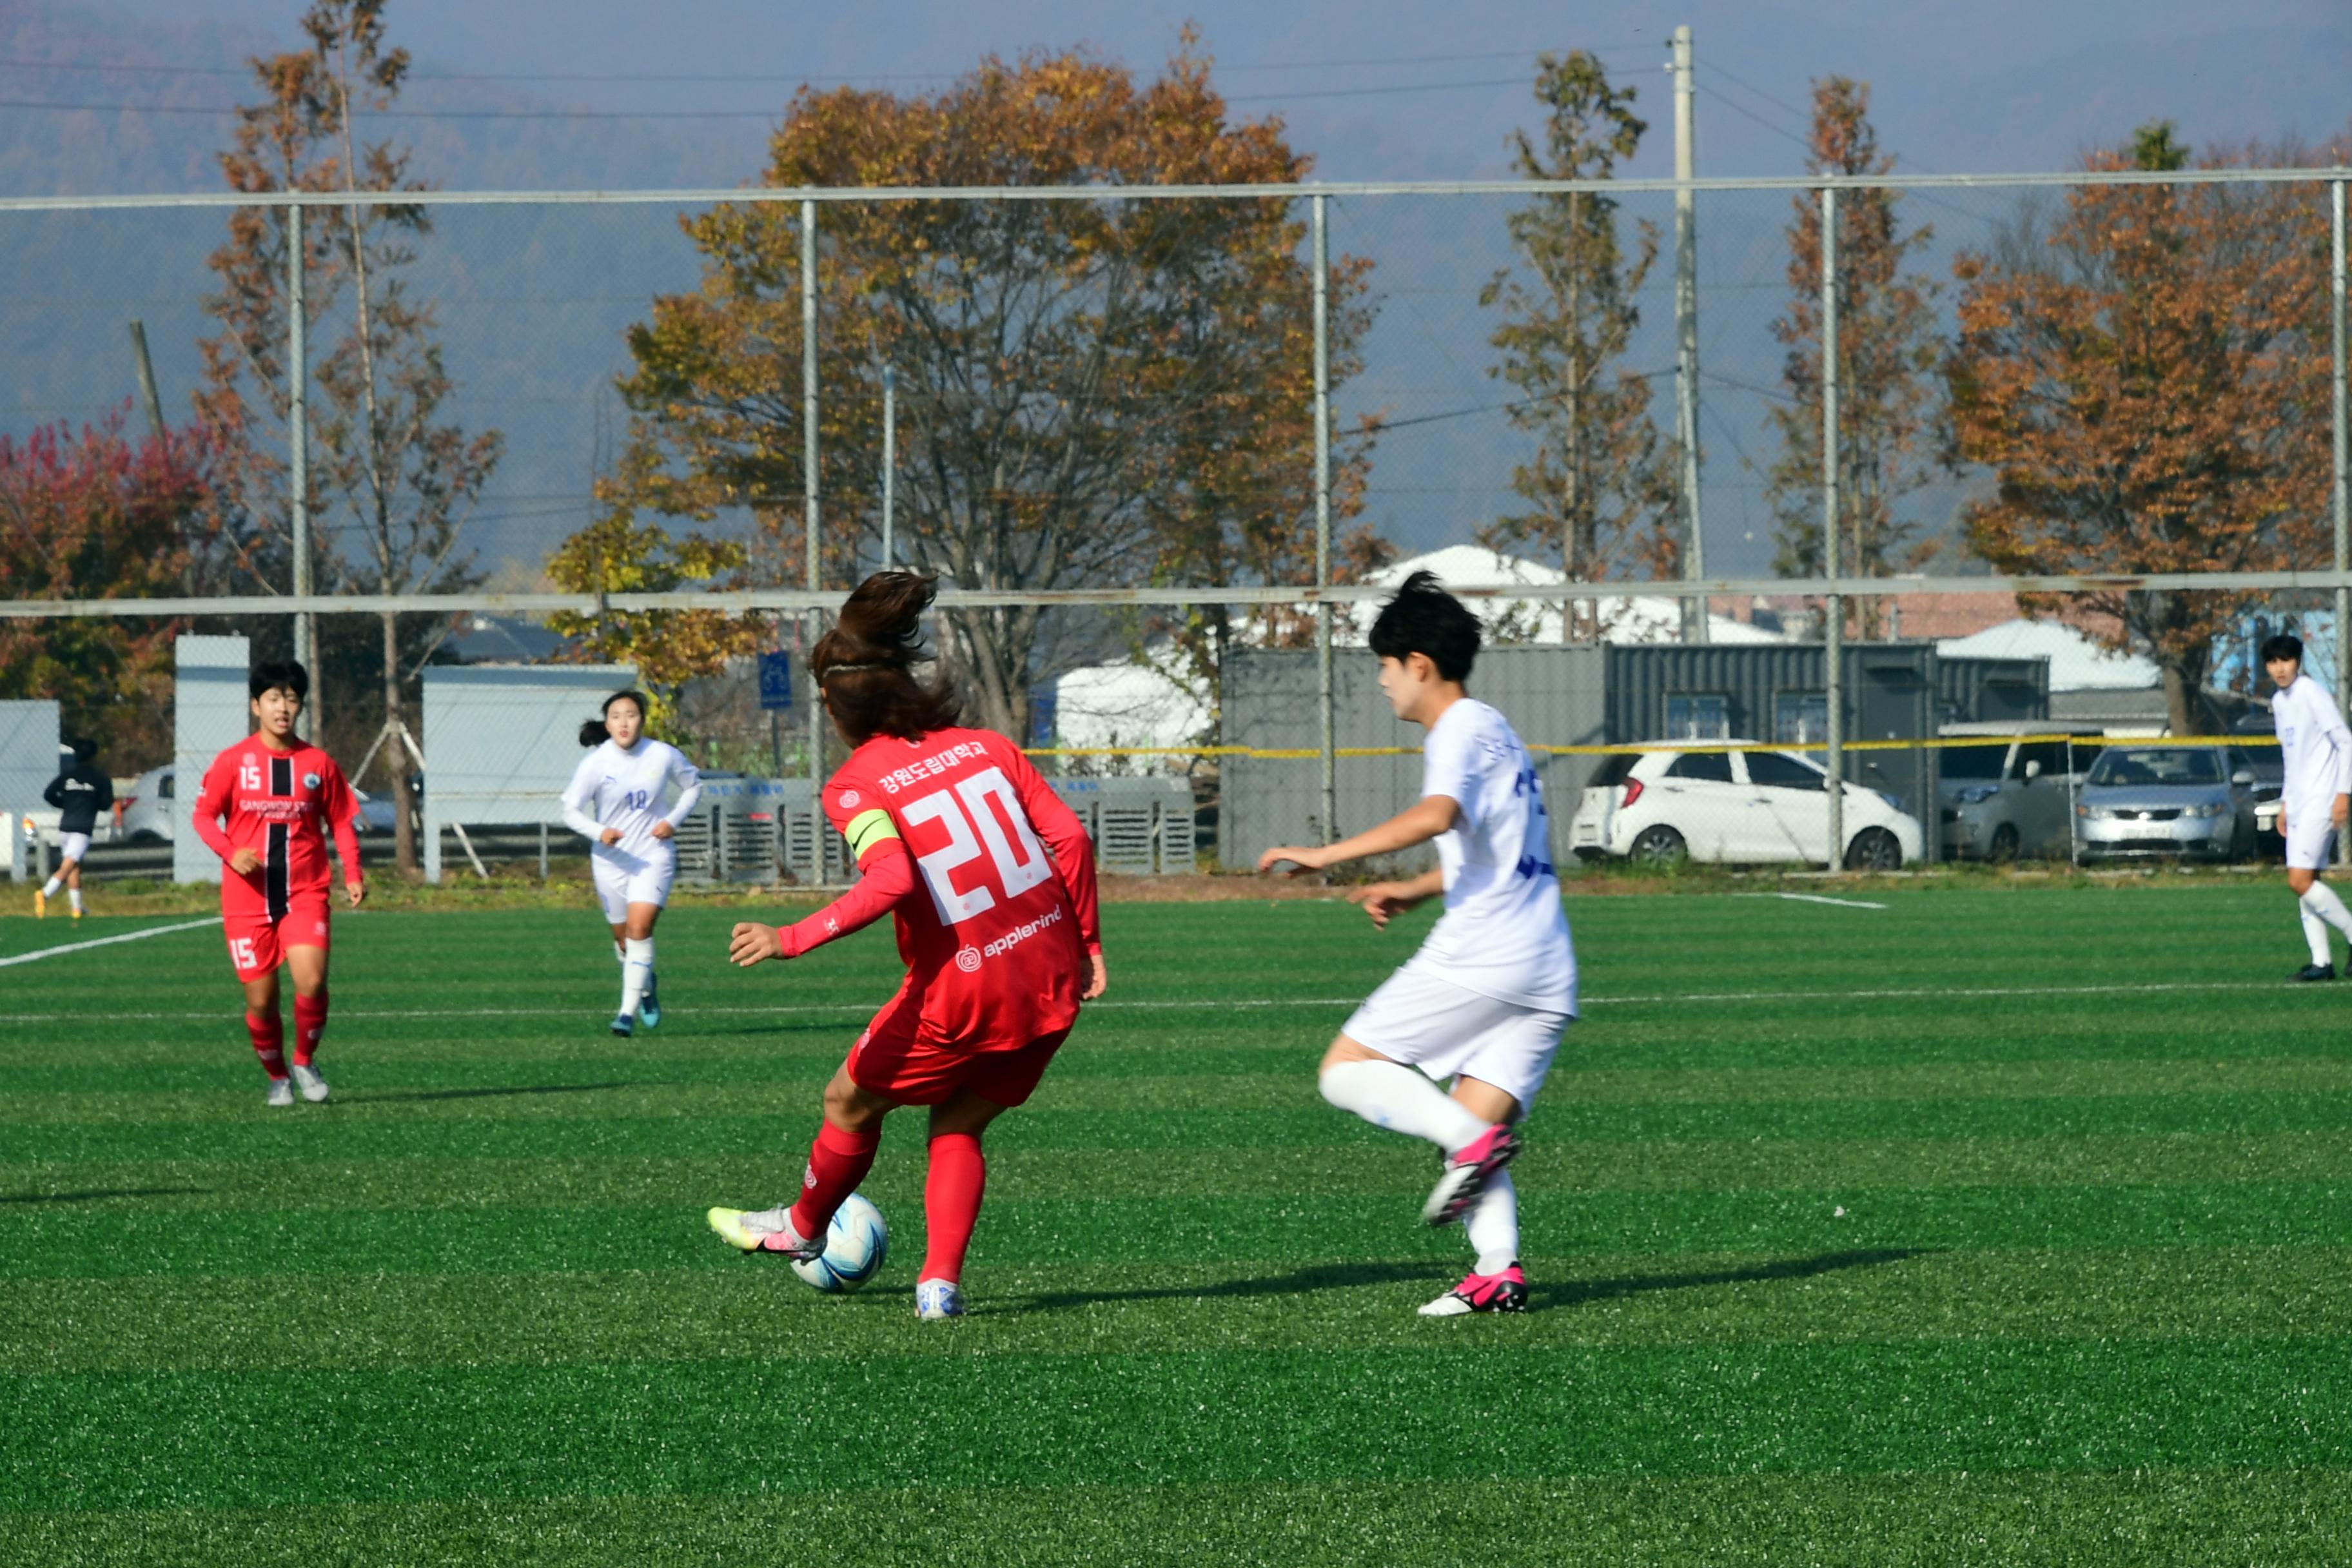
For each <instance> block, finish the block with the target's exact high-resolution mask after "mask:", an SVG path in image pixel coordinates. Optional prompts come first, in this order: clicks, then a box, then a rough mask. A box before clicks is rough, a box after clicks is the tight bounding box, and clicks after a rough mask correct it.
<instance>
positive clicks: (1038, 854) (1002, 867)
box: [898, 768, 1054, 926]
mask: <svg viewBox="0 0 2352 1568" xmlns="http://www.w3.org/2000/svg"><path fill="white" fill-rule="evenodd" d="M959 802H961V804H959ZM999 807H1001V808H1002V809H1001V811H1000V810H999V809H997V808H999ZM898 816H899V817H900V818H901V819H902V820H904V821H905V822H907V823H908V824H909V825H910V826H911V825H912V824H915V823H918V822H936V823H938V824H939V825H940V827H942V828H944V829H945V830H946V832H947V836H948V841H947V843H946V844H944V845H942V846H941V847H939V848H937V849H934V850H932V851H931V852H930V853H929V854H928V855H919V856H917V857H916V858H915V864H917V865H918V866H920V867H921V868H923V881H924V883H925V884H926V885H927V886H929V889H930V890H931V902H932V903H933V904H935V905H937V906H938V907H939V911H940V924H941V925H950V926H952V925H960V924H961V923H962V922H963V921H968V920H970V919H971V918H972V917H973V916H974V915H977V914H979V913H981V912H982V911H983V910H992V909H994V908H995V907H996V899H997V894H996V891H995V889H991V888H990V887H989V885H988V883H987V882H986V880H984V879H983V880H981V881H978V882H976V883H974V884H973V886H972V887H971V889H970V890H969V891H966V892H961V893H959V892H957V891H956V889H955V871H956V869H957V868H959V867H961V866H966V865H969V864H970V863H971V862H972V861H974V860H977V859H979V858H981V856H982V853H983V846H984V847H985V850H984V852H985V853H986V855H987V856H988V858H989V859H990V861H991V862H992V863H993V864H994V866H995V867H996V877H997V881H998V883H999V885H1000V886H1001V887H1002V889H1003V895H1004V897H1005V899H1006V900H1013V899H1017V898H1019V897H1020V896H1021V895H1022V894H1024V893H1025V892H1027V891H1028V890H1029V889H1032V888H1034V887H1035V886H1036V885H1037V884H1038V883H1040V882H1042V881H1044V880H1045V879H1046V878H1048V877H1050V876H1052V875H1053V874H1054V862H1053V860H1052V859H1051V858H1049V857H1048V856H1047V855H1046V853H1045V846H1044V845H1042V844H1040V843H1038V842H1037V833H1036V830H1035V829H1034V828H1033V827H1031V826H1029V814H1028V813H1027V812H1025V811H1024V810H1022V809H1021V797H1020V796H1019V795H1015V794H1014V793H1013V784H1012V781H1010V780H1009V779H1007V778H1006V777H1005V776H1004V770H1003V769H1002V768H988V769H985V770H983V771H982V772H980V773H974V774H973V775H972V776H971V777H970V778H968V779H962V780H960V781H959V782H958V783H957V784H955V786H954V787H953V788H951V789H943V790H940V791H937V792H935V793H933V794H931V795H924V796H922V797H921V798H919V799H918V800H914V801H911V802H909V803H908V804H907V805H904V806H902V807H900V808H899V811H898ZM975 827H977V829H978V832H977V833H976V834H975V832H974V831H973V830H974V828H975ZM1008 829H1010V830H1011V837H1007V836H1006V834H1007V830H1008Z"/></svg>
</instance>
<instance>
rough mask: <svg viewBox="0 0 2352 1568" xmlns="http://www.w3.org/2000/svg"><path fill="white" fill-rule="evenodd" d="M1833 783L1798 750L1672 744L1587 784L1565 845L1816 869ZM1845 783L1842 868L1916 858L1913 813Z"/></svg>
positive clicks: (1615, 764)
mask: <svg viewBox="0 0 2352 1568" xmlns="http://www.w3.org/2000/svg"><path fill="white" fill-rule="evenodd" d="M1713 743H1714V744H1717V745H1725V746H1738V745H1744V744H1752V742H1740V741H1723V742H1713ZM1828 783H1829V773H1828V771H1827V770H1826V769H1824V768H1823V767H1822V764H1821V763H1817V762H1815V761H1813V760H1812V759H1811V757H1808V756H1806V755H1804V754H1803V753H1801V752H1781V751H1750V752H1724V751H1699V750H1694V749H1690V748H1689V747H1686V746H1676V745H1674V744H1672V743H1671V742H1667V743H1662V744H1660V745H1659V746H1658V747H1657V748H1656V749H1655V750H1652V751H1644V752H1619V753H1616V754H1615V755H1612V756H1611V757H1610V758H1609V759H1608V761H1607V763H1606V764H1605V765H1604V766H1603V767H1602V769H1601V773H1600V775H1599V776H1598V777H1597V778H1596V779H1595V780H1594V781H1593V782H1592V783H1591V784H1588V785H1586V786H1585V791H1584V798H1583V800H1582V801H1581V802H1580V803H1579V805H1577V808H1576V817H1575V820H1574V821H1573V822H1571V823H1570V826H1569V843H1570V847H1572V848H1573V849H1574V850H1575V851H1576V853H1577V854H1578V855H1580V856H1582V857H1584V858H1588V859H1599V858H1604V857H1612V856H1613V857H1621V858H1631V859H1635V860H1676V859H1681V858H1684V857H1685V856H1687V857H1688V858H1691V859H1693V860H1712V861H1722V862H1728V863H1735V864H1769V863H1773V862H1781V863H1802V864H1811V865H1815V866H1818V865H1821V864H1822V863H1823V862H1825V861H1826V860H1827V859H1828V858H1829V853H1828V851H1829V837H1830V834H1829V826H1830V825H1829V801H1828V799H1827V798H1826V795H1825V793H1824V792H1825V791H1826V789H1827V787H1828ZM1843 788H1844V791H1845V800H1844V826H1845V840H1846V841H1845V846H1844V853H1843V856H1842V857H1841V861H1842V863H1843V865H1844V866H1846V867H1847V868H1849V869H1853V870H1869V871H1892V870H1894V869H1895V868H1897V867H1900V866H1902V865H1904V864H1906V862H1909V861H1914V860H1916V859H1918V858H1919V856H1920V853H1921V846H1922V844H1923V843H1924V842H1925V839H1924V837H1923V836H1922V835H1921V833H1920V829H1919V819H1918V818H1917V817H1916V816H1912V815H1911V814H1910V813H1909V812H1906V811H1905V810H1904V809H1903V807H1902V805H1900V803H1898V802H1897V801H1896V800H1895V797H1894V796H1893V795H1885V794H1882V793H1880V792H1879V791H1877V790H1874V789H1866V788H1864V787H1863V786H1862V785H1860V784H1851V783H1849V784H1845V785H1844V786H1843Z"/></svg>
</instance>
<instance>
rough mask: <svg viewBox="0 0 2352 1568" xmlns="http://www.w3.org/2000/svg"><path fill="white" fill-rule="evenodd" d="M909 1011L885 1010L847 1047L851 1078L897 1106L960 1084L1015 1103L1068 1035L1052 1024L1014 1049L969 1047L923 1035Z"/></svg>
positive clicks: (940, 1095) (931, 1098)
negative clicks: (1050, 1029) (1049, 1030)
mask: <svg viewBox="0 0 2352 1568" xmlns="http://www.w3.org/2000/svg"><path fill="white" fill-rule="evenodd" d="M913 1012H914V1009H912V1008H906V1009H895V1008H894V1009H891V1010H889V1011H886V1012H885V1013H883V1014H882V1016H879V1017H877V1018H876V1019H875V1020H874V1022H873V1023H872V1024H871V1025H869V1026H867V1027H866V1032H865V1033H864V1034H862V1035H860V1036H858V1037H857V1043H856V1045H854V1046H852V1047H849V1081H850V1082H852V1083H854V1084H856V1086H857V1087H858V1088H860V1089H864V1090H866V1092H867V1093H868V1094H878V1095H881V1096H882V1097H883V1098H884V1099H886V1100H897V1101H898V1103H899V1104H901V1105H937V1104H939V1103H940V1101H941V1100H946V1099H947V1098H949V1097H950V1095H953V1094H954V1093H955V1092H956V1091H957V1090H958V1089H970V1090H971V1091H972V1093H974V1094H976V1095H978V1096H980V1098H981V1099H982V1100H990V1101H992V1102H993V1103H995V1104H997V1105H1004V1106H1013V1105H1019V1104H1021V1103H1022V1102H1023V1101H1024V1100H1027V1099H1028V1098H1029V1097H1030V1095H1032V1094H1033V1093H1034V1092H1035V1091H1036V1089H1037V1080H1038V1079H1042V1078H1044V1077H1045V1064H1046V1063H1048V1062H1050V1061H1052V1060H1053V1059H1054V1053H1055V1051H1057V1050H1060V1049H1061V1048H1062V1042H1063V1041H1064V1040H1066V1039H1068V1038H1069V1037H1070V1031H1069V1030H1067V1029H1056V1030H1055V1031H1054V1032H1053V1033H1052V1034H1050V1035H1041V1036H1039V1037H1037V1038H1036V1039H1034V1040H1032V1041H1030V1042H1029V1043H1028V1044H1027V1045H1025V1046H1022V1047H1017V1048H1015V1049H1013V1050H997V1051H974V1050H969V1049H965V1048H963V1047H955V1046H950V1045H948V1044H946V1043H945V1042H943V1041H940V1040H939V1039H937V1038H935V1037H931V1036H929V1035H928V1034H926V1033H925V1032H924V1031H923V1029H922V1027H921V1026H920V1023H919V1020H917V1019H916V1018H914V1017H913V1016H910V1015H912V1013H913ZM902 1019H903V1020H904V1021H903V1022H901V1020H902Z"/></svg>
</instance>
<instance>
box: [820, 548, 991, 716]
mask: <svg viewBox="0 0 2352 1568" xmlns="http://www.w3.org/2000/svg"><path fill="white" fill-rule="evenodd" d="M938 592H939V587H938V584H935V583H934V582H933V581H932V580H931V579H930V578H929V577H924V576H919V575H918V574H915V573H912V572H877V573H876V574H874V575H872V576H871V577H868V578H867V579H866V581H865V582H863V583H860V584H858V585H857V591H856V593H853V594H852V595H849V601H848V603H846V604H845V605H842V606H841V619H840V620H839V621H837V622H836V623H835V626H834V628H833V629H832V630H831V631H829V632H827V633H825V634H824V636H823V637H819V638H818V639H817V644H816V651H815V652H814V654H812V655H811V656H810V658H809V670H810V673H811V674H813V675H814V676H815V678H816V684H817V689H818V690H819V691H821V692H823V693H824V707H825V711H826V712H828V713H830V714H832V715H833V721H834V722H835V724H837V725H839V726H840V728H841V732H842V733H843V734H844V735H845V736H847V737H848V739H849V741H850V743H851V744H852V745H863V744H865V743H866V742H867V741H870V740H872V739H873V738H874V737H875V736H877V735H896V736H898V738H899V739H901V740H907V741H912V740H916V739H919V737H921V736H923V735H926V734H929V732H930V731H934V730H944V729H947V728H948V727H949V726H950V725H952V724H954V723H955V722H956V721H958V720H959V719H961V718H962V717H963V702H962V700H961V699H960V698H959V697H957V695H956V691H955V688H954V686H953V685H951V684H950V682H949V680H948V678H947V677H946V676H945V675H944V674H940V675H939V676H937V677H936V678H935V679H932V680H931V681H929V683H926V682H924V681H920V680H918V679H916V678H915V674H914V667H915V666H916V665H917V664H919V663H922V662H925V655H924V652H923V612H924V611H925V610H927V609H929V608H930V605H931V600H932V598H933V597H934V596H935V595H937V594H938Z"/></svg>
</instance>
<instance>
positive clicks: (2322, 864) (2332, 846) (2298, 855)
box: [2286, 812, 2336, 871]
mask: <svg viewBox="0 0 2352 1568" xmlns="http://www.w3.org/2000/svg"><path fill="white" fill-rule="evenodd" d="M2314 815H2315V816H2317V817H2318V818H2319V820H2318V821H2316V822H2314V823H2313V824H2312V825H2311V826H2308V827H2306V826H2304V818H2302V817H2300V816H2291V817H2289V818H2287V836H2286V863H2287V864H2288V865H2289V866H2291V867H2293V868H2294V869H2296V870H2298V871H2325V870H2326V869H2327V868H2328V867H2330V866H2331V865H2334V864H2335V862H2336V825H2335V824H2334V823H2332V822H2330V821H2328V820H2327V816H2326V813H2324V812H2320V813H2315V814H2314Z"/></svg>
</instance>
